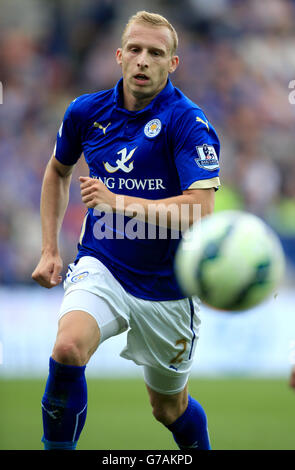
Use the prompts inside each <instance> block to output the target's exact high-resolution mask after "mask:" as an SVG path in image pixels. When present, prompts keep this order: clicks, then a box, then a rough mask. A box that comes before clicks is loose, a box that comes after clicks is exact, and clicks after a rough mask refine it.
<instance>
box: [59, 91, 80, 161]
mask: <svg viewBox="0 0 295 470" xmlns="http://www.w3.org/2000/svg"><path fill="white" fill-rule="evenodd" d="M75 103H76V100H74V101H73V102H72V103H71V104H70V106H69V107H68V108H67V110H66V112H65V115H64V119H63V121H62V123H61V126H60V128H59V131H58V133H57V137H56V145H55V149H54V156H55V158H56V159H57V160H58V161H59V162H60V163H62V164H64V165H74V164H75V163H76V162H77V161H78V159H79V158H80V156H81V153H82V143H81V133H80V131H79V125H78V119H77V112H75Z"/></svg>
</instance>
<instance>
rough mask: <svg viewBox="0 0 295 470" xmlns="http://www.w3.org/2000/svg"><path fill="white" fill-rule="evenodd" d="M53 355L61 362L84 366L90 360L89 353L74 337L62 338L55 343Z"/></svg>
mask: <svg viewBox="0 0 295 470" xmlns="http://www.w3.org/2000/svg"><path fill="white" fill-rule="evenodd" d="M52 357H53V359H54V360H55V361H57V362H60V363H61V364H65V365H71V366H83V365H85V364H86V363H87V362H88V359H89V357H88V354H87V353H86V352H85V351H83V348H81V346H80V345H79V343H78V342H77V341H75V340H74V339H72V338H61V339H59V340H57V342H56V343H55V345H54V348H53V352H52Z"/></svg>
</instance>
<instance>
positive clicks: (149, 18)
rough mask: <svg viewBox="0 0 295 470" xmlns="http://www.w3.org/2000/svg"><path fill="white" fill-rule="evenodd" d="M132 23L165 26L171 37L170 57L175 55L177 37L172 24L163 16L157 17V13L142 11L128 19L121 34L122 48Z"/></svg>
mask: <svg viewBox="0 0 295 470" xmlns="http://www.w3.org/2000/svg"><path fill="white" fill-rule="evenodd" d="M133 23H143V24H149V25H152V26H166V28H168V29H169V30H170V32H171V36H172V47H171V55H174V54H175V52H176V49H177V46H178V36H177V32H176V30H175V29H174V27H173V26H172V24H171V23H169V21H168V20H167V19H166V18H165V17H164V16H162V15H159V14H158V13H149V12H148V11H144V10H142V11H138V12H137V13H136V14H135V15H133V16H131V17H130V18H129V20H128V23H127V24H126V26H125V28H124V31H123V34H122V46H124V44H125V43H126V41H127V38H126V36H127V31H128V28H129V27H130V26H131V25H132V24H133Z"/></svg>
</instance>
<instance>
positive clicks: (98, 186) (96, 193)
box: [79, 176, 116, 210]
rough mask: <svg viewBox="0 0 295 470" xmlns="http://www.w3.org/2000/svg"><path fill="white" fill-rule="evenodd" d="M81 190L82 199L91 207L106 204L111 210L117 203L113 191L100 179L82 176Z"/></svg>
mask: <svg viewBox="0 0 295 470" xmlns="http://www.w3.org/2000/svg"><path fill="white" fill-rule="evenodd" d="M79 180H80V190H81V196H82V201H83V202H84V204H86V206H87V207H88V208H90V209H93V208H95V207H96V206H97V205H101V206H106V207H105V209H106V210H108V209H109V210H111V209H112V208H113V207H114V203H115V197H116V196H115V194H114V193H112V192H111V191H110V190H109V189H108V188H107V187H106V186H105V185H104V184H103V182H102V181H100V180H99V179H94V178H89V177H87V176H80V178H79Z"/></svg>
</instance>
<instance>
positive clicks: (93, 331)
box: [52, 310, 101, 365]
mask: <svg viewBox="0 0 295 470" xmlns="http://www.w3.org/2000/svg"><path fill="white" fill-rule="evenodd" d="M100 337H101V333H100V329H99V326H98V324H97V321H96V320H95V318H94V317H93V316H92V315H90V314H89V313H88V312H86V311H83V310H71V311H68V312H67V313H66V314H64V315H63V316H62V317H61V318H60V320H59V324H58V331H57V337H56V342H55V345H54V348H53V353H52V357H53V358H54V359H56V360H57V361H60V362H63V363H71V364H72V365H82V364H83V365H84V364H86V363H87V362H88V361H89V359H90V357H91V356H92V354H93V353H94V352H95V351H96V349H97V347H98V345H99V342H100Z"/></svg>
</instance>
